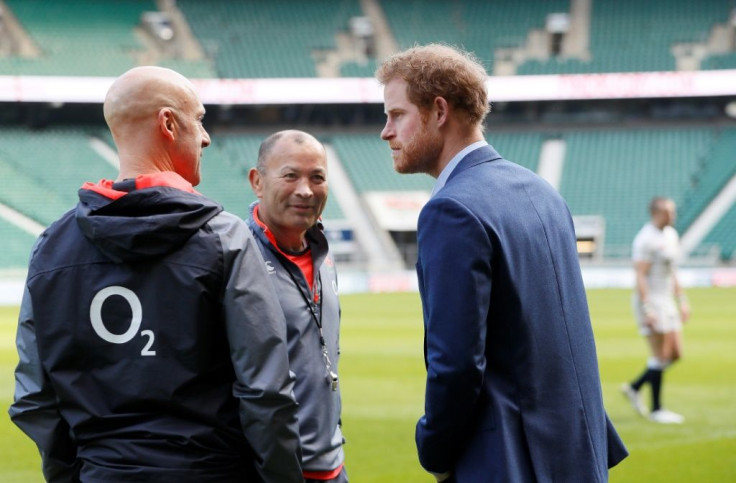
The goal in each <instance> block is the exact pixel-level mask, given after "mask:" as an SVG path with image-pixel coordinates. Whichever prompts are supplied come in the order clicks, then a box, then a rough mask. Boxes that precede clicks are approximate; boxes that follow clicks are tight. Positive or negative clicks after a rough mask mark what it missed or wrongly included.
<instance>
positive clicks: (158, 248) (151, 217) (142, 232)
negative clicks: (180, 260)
mask: <svg viewBox="0 0 736 483" xmlns="http://www.w3.org/2000/svg"><path fill="white" fill-rule="evenodd" d="M126 184H127V186H126ZM222 209H223V208H222V206H221V205H219V204H218V203H216V202H214V201H212V200H210V199H208V198H206V197H204V196H202V195H201V194H199V193H197V192H196V191H195V190H194V189H193V188H192V186H191V184H189V183H187V182H186V181H184V179H183V178H181V177H180V176H178V175H177V174H175V173H159V174H156V175H142V176H139V177H137V178H135V179H134V180H126V181H123V182H122V183H114V182H113V181H110V180H102V181H100V182H99V183H97V184H92V183H85V184H84V186H82V188H81V189H80V190H79V203H78V204H77V210H76V219H77V223H78V225H79V228H80V229H81V231H82V233H83V234H84V236H85V237H86V238H87V239H88V240H90V241H91V242H92V243H93V244H94V245H95V246H97V248H98V249H99V250H100V251H101V252H103V253H104V254H105V255H106V256H108V257H110V258H111V259H112V260H114V261H116V262H136V261H142V260H146V259H150V258H154V257H160V256H163V255H165V254H167V253H170V252H172V251H174V250H176V249H178V248H179V247H180V246H181V245H183V244H184V242H186V241H187V240H188V239H189V237H190V236H192V235H193V234H194V233H195V232H197V230H199V229H200V228H201V227H202V226H203V225H204V224H205V223H207V222H208V221H209V220H210V219H212V218H213V217H214V216H216V215H217V214H218V213H220V212H221V211H222Z"/></svg>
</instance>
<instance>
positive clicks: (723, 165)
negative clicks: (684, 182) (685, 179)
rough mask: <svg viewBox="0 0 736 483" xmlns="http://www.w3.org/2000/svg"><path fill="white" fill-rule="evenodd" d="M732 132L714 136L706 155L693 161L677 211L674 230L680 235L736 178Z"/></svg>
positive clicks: (734, 134) (735, 133) (735, 145)
mask: <svg viewBox="0 0 736 483" xmlns="http://www.w3.org/2000/svg"><path fill="white" fill-rule="evenodd" d="M734 153H736V129H724V130H722V131H717V132H715V133H714V140H713V143H712V144H711V146H710V149H709V150H708V152H707V153H702V154H701V156H700V157H699V158H698V159H697V161H698V164H697V170H696V171H695V172H694V173H693V176H692V179H691V185H690V186H689V187H688V190H687V191H686V192H685V193H684V194H683V196H682V199H681V202H680V203H679V209H678V221H677V228H678V230H679V231H680V232H684V231H685V230H686V229H687V228H688V227H689V226H690V225H691V223H692V222H693V221H695V219H696V218H697V216H698V215H699V214H700V213H701V212H702V211H703V209H705V207H706V206H707V205H708V203H710V202H711V201H712V200H713V198H714V197H715V196H716V195H717V194H718V192H719V191H720V190H721V188H723V186H724V185H725V184H726V183H727V182H728V180H730V179H731V177H732V176H734V175H736V163H735V162H734Z"/></svg>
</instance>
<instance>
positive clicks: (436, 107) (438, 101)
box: [432, 96, 450, 127]
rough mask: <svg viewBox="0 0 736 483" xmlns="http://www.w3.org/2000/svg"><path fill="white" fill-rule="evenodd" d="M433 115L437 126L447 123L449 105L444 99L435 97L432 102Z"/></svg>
mask: <svg viewBox="0 0 736 483" xmlns="http://www.w3.org/2000/svg"><path fill="white" fill-rule="evenodd" d="M432 107H433V113H432V115H433V116H434V117H435V121H436V122H437V126H438V127H439V126H442V125H444V124H445V123H446V122H447V116H448V114H449V111H450V105H449V104H448V103H447V100H446V99H445V98H444V97H440V96H437V97H435V98H434V102H433V106H432Z"/></svg>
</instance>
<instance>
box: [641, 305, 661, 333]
mask: <svg viewBox="0 0 736 483" xmlns="http://www.w3.org/2000/svg"><path fill="white" fill-rule="evenodd" d="M642 310H643V312H644V324H645V325H646V326H647V327H649V328H650V329H654V325H655V324H656V323H657V313H656V312H655V311H654V308H653V307H652V305H651V304H650V303H649V302H644V303H643V304H642Z"/></svg>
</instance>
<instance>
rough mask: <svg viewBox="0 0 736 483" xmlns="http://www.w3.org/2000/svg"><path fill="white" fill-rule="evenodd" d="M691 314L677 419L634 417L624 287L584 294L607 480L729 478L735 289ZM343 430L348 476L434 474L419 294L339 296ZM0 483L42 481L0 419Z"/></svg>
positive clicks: (634, 339)
mask: <svg viewBox="0 0 736 483" xmlns="http://www.w3.org/2000/svg"><path fill="white" fill-rule="evenodd" d="M688 293H689V296H690V301H691V304H692V307H693V317H692V320H691V322H690V323H688V325H687V326H686V329H685V353H684V358H683V360H682V361H681V362H680V363H678V364H677V365H675V366H674V367H673V368H672V369H671V370H670V371H668V372H667V373H666V375H665V386H664V387H665V389H664V404H665V405H667V407H669V408H670V409H672V410H673V411H676V412H679V413H682V414H683V415H684V416H685V417H686V421H685V423H684V424H682V425H671V426H668V425H656V424H654V423H650V422H648V421H646V420H644V419H642V418H640V417H638V416H637V415H635V414H634V412H633V410H632V409H631V408H630V407H629V406H628V404H627V403H626V401H625V400H624V399H623V397H622V396H621V395H620V394H619V393H618V387H619V385H620V384H621V383H622V382H623V381H626V380H629V379H631V378H632V377H633V376H634V375H635V374H638V373H639V371H640V370H641V369H642V368H643V366H644V363H645V360H646V357H647V352H646V346H645V344H644V341H643V340H642V339H641V338H640V337H639V336H638V335H637V332H636V329H635V327H634V324H633V321H632V318H631V313H630V309H629V296H630V291H628V290H592V291H590V292H589V294H588V297H589V302H590V307H591V314H592V317H593V325H594V330H595V333H596V341H597V346H598V356H599V359H600V367H601V378H602V384H603V395H604V399H605V404H606V408H607V410H608V413H609V416H610V417H611V419H612V420H613V422H614V424H615V425H616V428H617V429H618V431H619V433H620V434H621V436H622V438H623V439H624V442H625V443H626V444H627V446H628V448H629V451H630V452H631V456H630V457H629V458H628V459H626V460H624V462H623V463H621V464H620V465H619V466H618V467H616V468H614V469H613V470H612V471H611V474H610V476H611V481H613V482H647V483H656V482H668V483H673V482H692V481H702V482H711V481H714V482H715V481H718V482H721V481H723V482H725V481H736V288H729V289H723V288H711V289H691V290H689V292H688ZM342 306H343V326H342V336H341V345H342V358H341V366H340V379H341V384H342V390H343V407H344V409H343V430H344V433H345V436H346V438H347V441H348V442H347V445H346V446H345V450H346V454H347V468H348V472H349V475H350V478H351V481H352V482H354V483H364V482H382V483H384V482H397V483H410V482H430V481H433V480H432V478H431V477H430V476H429V475H427V474H426V473H424V472H423V471H422V470H421V469H420V468H419V465H418V462H417V458H416V454H415V448H414V424H415V422H416V419H417V418H418V417H419V416H420V415H421V413H422V404H423V391H424V363H423V359H422V323H421V306H420V302H419V296H418V294H415V293H409V294H379V295H344V296H343V297H342ZM16 317H17V308H0V371H1V374H2V376H1V377H2V379H0V406H2V408H3V413H5V411H6V410H7V407H8V405H9V404H10V402H11V399H12V391H13V375H12V372H13V368H14V367H15V364H16V361H17V356H16V354H15V345H14V334H15V324H16ZM0 481H3V482H6V483H12V482H19V483H20V482H22V483H32V482H40V481H43V480H42V478H41V476H40V469H39V458H38V455H37V452H36V449H35V446H34V445H33V444H32V443H31V442H30V441H29V440H28V439H27V438H26V437H25V436H24V435H23V434H22V433H21V432H20V431H19V430H18V429H16V428H15V426H13V425H12V423H11V422H10V420H9V418H8V417H7V416H3V417H0Z"/></svg>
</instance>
